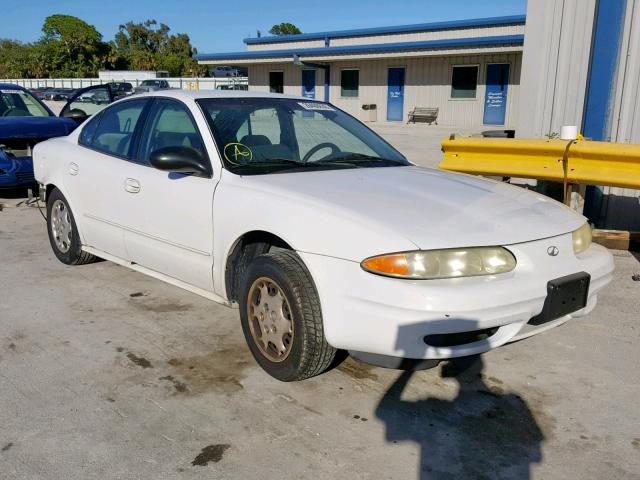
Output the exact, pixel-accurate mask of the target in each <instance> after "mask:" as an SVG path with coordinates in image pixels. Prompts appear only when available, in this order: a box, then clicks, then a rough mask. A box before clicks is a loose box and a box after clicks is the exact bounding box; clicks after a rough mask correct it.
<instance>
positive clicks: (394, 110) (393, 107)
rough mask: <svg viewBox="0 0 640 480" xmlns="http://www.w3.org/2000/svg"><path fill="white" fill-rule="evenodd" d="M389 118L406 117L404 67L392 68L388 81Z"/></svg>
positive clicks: (401, 118) (391, 119)
mask: <svg viewBox="0 0 640 480" xmlns="http://www.w3.org/2000/svg"><path fill="white" fill-rule="evenodd" d="M387 85H388V87H387V120H388V121H391V122H397V121H402V120H403V119H404V68H390V69H389V75H388V83H387Z"/></svg>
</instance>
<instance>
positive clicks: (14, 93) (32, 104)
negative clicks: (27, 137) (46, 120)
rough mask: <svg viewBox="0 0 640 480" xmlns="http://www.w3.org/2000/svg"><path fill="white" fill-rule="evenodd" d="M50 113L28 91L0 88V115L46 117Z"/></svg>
mask: <svg viewBox="0 0 640 480" xmlns="http://www.w3.org/2000/svg"><path fill="white" fill-rule="evenodd" d="M48 116H50V113H49V112H48V111H47V110H46V108H44V107H43V106H42V104H40V102H38V101H37V100H36V99H35V98H34V97H33V95H31V94H30V93H29V92H25V91H24V90H19V89H17V88H16V89H11V88H3V89H1V90H0V117H48Z"/></svg>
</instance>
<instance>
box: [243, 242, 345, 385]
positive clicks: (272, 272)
mask: <svg viewBox="0 0 640 480" xmlns="http://www.w3.org/2000/svg"><path fill="white" fill-rule="evenodd" d="M276 290H277V291H278V293H274V292H276ZM263 295H268V297H265V298H263ZM265 299H266V301H265ZM283 299H284V300H283ZM239 304H240V319H241V322H242V331H243V332H244V336H245V339H246V341H247V344H248V345H249V349H250V350H251V353H252V354H253V357H254V358H255V359H256V361H257V362H258V364H259V365H260V366H261V367H262V368H263V369H264V370H265V371H266V372H267V373H268V374H269V375H271V376H272V377H274V378H276V379H278V380H281V381H283V382H291V381H297V380H304V379H306V378H310V377H313V376H315V375H319V374H320V373H322V372H323V371H325V370H326V369H327V368H328V367H329V366H330V365H331V362H332V361H333V358H334V357H335V355H336V349H335V348H333V347H332V346H331V345H329V344H328V343H327V340H326V339H325V337H324V329H323V326H322V311H321V309H320V299H319V298H318V292H317V291H316V288H315V285H314V283H313V280H312V279H311V275H310V274H309V271H308V270H307V269H306V267H305V266H304V264H303V263H302V260H301V259H300V257H298V255H296V254H295V253H294V252H292V251H290V250H279V251H276V252H272V253H266V254H264V255H260V256H258V257H256V258H255V259H254V260H253V261H252V262H251V264H250V265H249V268H248V269H247V270H246V272H245V275H243V278H242V280H241V290H240V295H239ZM278 305H281V307H280V308H278ZM272 306H275V307H274V308H271V307H272ZM272 312H274V313H272ZM280 312H282V313H283V315H282V316H280ZM263 314H264V317H263V319H262V320H260V319H259V318H258V317H259V316H260V315H263ZM274 318H275V320H274ZM270 321H271V322H272V323H271V325H272V326H273V329H272V330H269V322H270ZM261 322H262V323H261ZM282 326H284V328H281V327H282ZM288 326H290V329H289V331H287V327H288ZM264 328H267V330H269V331H267V332H266V333H264V330H263V329H264ZM267 336H268V338H275V340H274V343H270V342H269V341H266V340H267ZM276 343H279V345H280V347H281V348H280V350H279V351H278V349H277V348H276ZM282 347H283V348H284V350H283V349H282ZM283 352H284V353H283Z"/></svg>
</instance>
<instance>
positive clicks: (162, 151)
mask: <svg viewBox="0 0 640 480" xmlns="http://www.w3.org/2000/svg"><path fill="white" fill-rule="evenodd" d="M149 163H151V166H153V167H154V168H157V169H158V170H164V171H167V172H177V173H187V174H189V173H190V174H193V175H196V176H199V177H209V176H210V175H211V172H210V170H209V166H208V164H207V159H206V158H204V156H203V155H202V154H201V153H200V152H198V151H197V150H195V149H193V148H190V147H182V146H175V147H163V148H159V149H158V150H155V151H153V152H151V155H150V157H149Z"/></svg>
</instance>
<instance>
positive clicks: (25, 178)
mask: <svg viewBox="0 0 640 480" xmlns="http://www.w3.org/2000/svg"><path fill="white" fill-rule="evenodd" d="M16 178H17V179H18V180H19V181H20V182H35V181H36V178H35V177H34V176H33V173H32V172H16Z"/></svg>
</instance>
